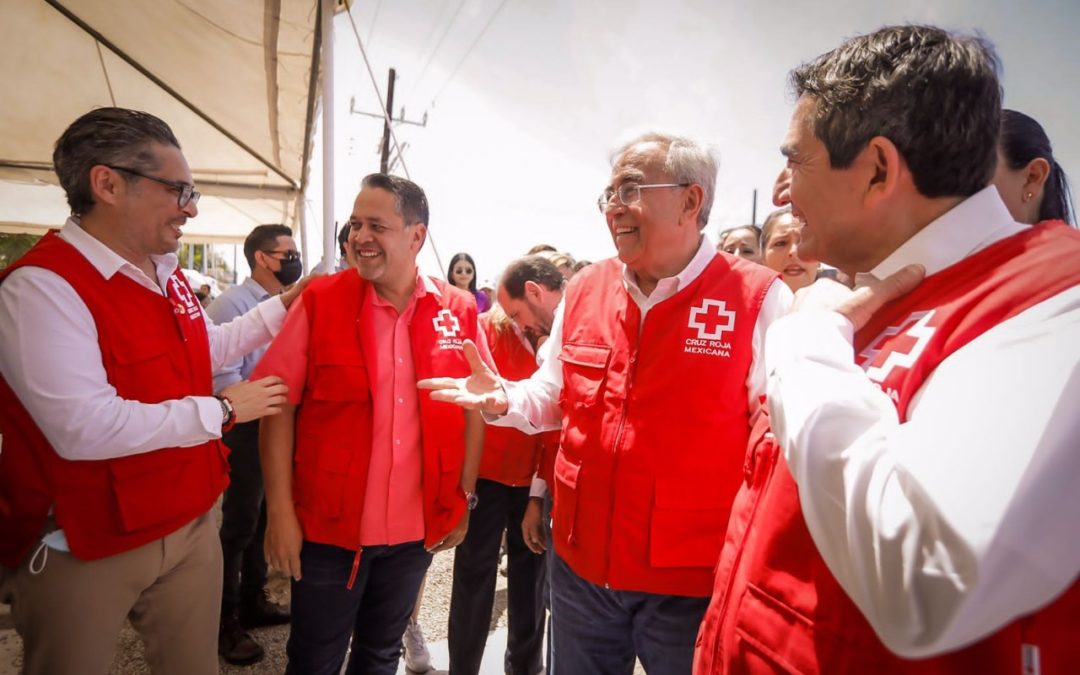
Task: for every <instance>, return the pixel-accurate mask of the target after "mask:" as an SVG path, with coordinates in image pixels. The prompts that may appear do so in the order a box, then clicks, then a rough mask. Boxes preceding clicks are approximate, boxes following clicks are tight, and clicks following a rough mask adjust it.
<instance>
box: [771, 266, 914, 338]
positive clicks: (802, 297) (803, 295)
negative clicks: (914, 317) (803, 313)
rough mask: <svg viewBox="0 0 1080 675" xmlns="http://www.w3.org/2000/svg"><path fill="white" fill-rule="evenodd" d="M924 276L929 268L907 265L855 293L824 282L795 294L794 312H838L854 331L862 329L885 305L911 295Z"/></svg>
mask: <svg viewBox="0 0 1080 675" xmlns="http://www.w3.org/2000/svg"><path fill="white" fill-rule="evenodd" d="M924 276H926V269H924V268H923V266H922V265H908V266H906V267H902V268H901V269H899V270H897V271H896V272H894V273H893V274H890V275H889V276H887V277H885V278H884V279H880V280H877V281H873V282H871V283H869V284H867V285H865V286H860V287H859V288H856V289H855V290H851V289H849V288H848V287H847V286H844V285H843V284H839V283H837V282H835V281H832V280H829V279H821V280H819V281H815V282H814V283H813V284H812V285H811V286H808V287H806V288H804V289H802V290H800V291H799V292H798V293H796V294H795V302H794V304H792V306H791V309H792V311H798V310H805V309H823V310H827V311H830V312H837V313H839V314H841V315H843V316H844V317H846V318H847V320H848V321H850V322H851V324H852V325H853V326H854V327H855V330H859V329H860V328H862V327H863V326H865V325H866V322H867V321H869V320H870V317H872V316H873V315H874V312H876V311H878V310H879V309H881V306H882V305H884V304H885V303H887V302H889V301H891V300H895V299H896V298H899V297H902V296H904V295H907V294H908V293H910V292H911V291H912V290H913V289H914V288H915V287H916V286H918V285H919V284H920V283H921V282H922V280H923V277H924Z"/></svg>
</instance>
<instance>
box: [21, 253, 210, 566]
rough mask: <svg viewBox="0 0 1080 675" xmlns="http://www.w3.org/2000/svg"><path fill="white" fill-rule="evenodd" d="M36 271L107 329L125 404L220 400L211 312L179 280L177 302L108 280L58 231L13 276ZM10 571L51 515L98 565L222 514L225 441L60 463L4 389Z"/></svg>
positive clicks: (174, 286)
mask: <svg viewBox="0 0 1080 675" xmlns="http://www.w3.org/2000/svg"><path fill="white" fill-rule="evenodd" d="M24 266H34V267H41V268H44V269H47V270H50V271H52V272H54V273H56V274H58V275H60V276H61V277H63V278H64V280H65V281H67V282H68V283H69V284H70V285H71V287H72V288H74V289H75V292H76V293H78V295H79V297H80V298H81V299H82V301H83V303H85V305H86V307H87V309H89V310H90V314H91V315H92V316H93V318H94V324H95V325H96V327H97V334H98V344H99V345H100V348H101V360H102V364H103V365H104V367H105V376H106V378H107V380H108V382H109V384H111V385H112V386H113V387H115V388H116V392H117V396H119V397H120V398H123V399H127V400H132V401H141V402H143V403H160V402H162V401H168V400H172V399H179V398H183V397H185V396H211V395H213V389H212V386H211V380H210V347H209V342H208V341H207V336H206V324H205V323H204V319H203V315H202V310H201V308H200V307H199V304H198V301H197V300H195V294H194V292H192V290H191V287H190V286H188V283H187V281H186V280H185V279H184V277H183V275H181V274H180V273H179V271H178V270H177V271H174V272H173V274H172V277H171V278H170V282H169V297H165V296H163V295H160V294H157V293H152V292H150V291H148V290H147V289H146V288H144V287H142V286H140V285H139V284H138V283H136V282H134V281H132V280H131V279H129V278H128V277H126V276H124V275H123V274H120V273H117V274H114V275H113V276H112V278H111V279H108V280H106V279H105V278H104V277H102V276H101V273H99V272H98V271H97V269H96V268H94V266H93V265H91V264H90V262H89V261H87V260H86V258H84V257H83V256H82V254H80V253H79V252H78V251H77V250H76V249H75V248H74V247H73V246H71V245H70V244H68V243H67V242H65V241H64V240H62V239H60V238H59V237H58V236H56V234H55V233H54V232H50V233H49V234H47V235H45V237H43V238H42V240H41V241H39V242H38V243H37V244H36V245H35V246H34V248H32V249H31V250H30V251H29V252H27V254H26V255H25V256H23V257H22V258H21V259H20V260H19V261H18V262H16V263H15V264H14V265H12V266H11V267H9V268H7V269H6V270H4V271H3V272H0V282H2V281H3V279H4V278H5V277H6V276H7V275H8V274H10V273H11V272H12V271H13V270H15V269H17V268H19V267H24ZM0 433H2V434H3V436H4V447H3V452H0V532H2V534H0V563H2V564H3V565H5V566H7V567H16V566H17V565H18V564H19V561H20V560H21V559H22V558H23V557H24V556H25V555H26V554H27V552H28V551H29V550H30V548H31V547H32V546H33V544H34V542H35V541H36V540H37V538H38V537H39V536H40V535H41V531H42V528H43V527H44V524H45V519H46V517H47V516H48V512H49V508H50V507H52V508H53V517H54V518H55V520H56V523H57V525H58V526H59V527H61V528H63V530H64V533H65V535H66V536H67V540H68V544H69V546H70V547H71V552H72V553H73V554H74V555H75V556H76V557H78V558H80V559H82V560H96V559H98V558H104V557H106V556H110V555H115V554H117V553H122V552H124V551H127V550H130V549H133V548H136V547H138V546H142V545H143V544H146V543H147V542H150V541H153V540H155V539H159V538H161V537H163V536H165V535H167V534H169V533H171V532H174V531H175V530H178V529H179V528H181V527H182V526H184V525H185V524H187V523H188V522H190V521H191V520H193V519H194V518H196V517H197V516H199V515H200V514H203V513H205V512H206V511H208V510H209V509H210V507H211V506H213V504H214V501H215V500H216V499H217V497H218V495H220V494H221V491H222V490H223V489H224V488H225V485H226V484H227V483H228V477H227V472H228V464H227V463H226V459H225V457H226V452H227V451H226V449H225V446H224V445H222V444H221V442H220V441H218V440H212V441H208V442H206V443H203V444H201V445H196V446H193V447H187V448H163V449H161V450H154V451H152V452H145V453H141V454H137V455H130V456H127V457H117V458H114V459H104V460H94V461H70V460H67V459H64V458H62V457H60V455H58V454H56V451H55V450H53V448H52V446H51V445H50V444H49V442H48V441H47V440H46V439H45V436H44V435H43V434H42V433H41V431H40V429H38V427H37V425H36V424H35V423H34V421H33V419H32V418H31V417H30V415H29V413H27V411H26V409H25V408H24V407H23V405H22V403H21V402H20V401H19V400H18V398H16V396H15V394H14V392H12V390H11V388H10V387H9V386H8V384H7V383H6V382H4V381H3V380H0Z"/></svg>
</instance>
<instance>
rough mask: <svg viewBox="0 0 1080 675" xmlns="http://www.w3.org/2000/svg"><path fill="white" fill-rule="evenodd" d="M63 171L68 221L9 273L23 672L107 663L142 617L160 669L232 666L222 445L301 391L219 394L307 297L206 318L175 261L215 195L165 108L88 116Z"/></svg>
mask: <svg viewBox="0 0 1080 675" xmlns="http://www.w3.org/2000/svg"><path fill="white" fill-rule="evenodd" d="M53 164H54V168H55V170H56V174H57V176H58V178H59V181H60V185H61V186H62V187H63V188H64V191H65V192H66V194H67V199H68V203H69V204H70V206H71V212H72V216H71V217H70V218H69V219H68V221H67V223H66V224H65V225H64V227H63V229H61V230H60V231H59V232H50V233H49V234H47V235H46V236H45V237H44V238H42V240H41V241H40V242H39V243H38V244H37V245H36V246H35V247H34V248H33V249H32V250H31V251H29V252H28V253H27V254H26V255H25V256H24V257H23V258H21V259H20V260H19V261H18V262H17V263H16V264H15V265H13V266H11V267H9V268H7V269H6V270H4V272H2V273H0V284H2V285H0V375H2V378H0V433H2V435H3V438H4V446H3V452H2V453H0V532H2V536H0V565H2V567H0V571H4V572H10V581H11V596H12V599H13V618H14V621H15V627H16V629H17V630H18V632H19V634H20V635H21V636H22V638H23V644H24V648H25V660H24V668H25V672H27V673H30V674H37V673H50V674H54V673H60V674H64V673H80V674H81V673H105V672H107V671H108V669H109V666H110V664H111V663H112V660H113V651H114V649H115V645H116V638H117V635H118V633H119V631H120V628H121V626H122V624H123V622H124V620H125V619H129V620H130V621H131V623H132V625H133V626H134V627H135V629H136V630H137V631H138V632H139V633H140V635H141V636H142V637H143V640H144V641H145V643H146V657H147V660H148V661H149V662H150V666H151V670H152V671H153V672H155V673H173V672H175V673H205V674H210V673H217V671H218V663H217V656H216V650H215V648H214V647H215V640H214V638H215V633H216V631H215V630H214V628H215V624H216V622H215V620H214V619H215V618H217V616H218V613H219V611H220V605H219V603H220V601H221V596H220V592H221V586H220V583H221V572H220V569H221V548H220V546H219V543H218V540H217V533H216V532H215V526H214V522H213V520H212V518H211V516H210V514H209V511H210V508H211V507H212V506H213V504H214V502H215V501H216V499H217V497H218V495H220V494H221V491H222V489H223V488H224V487H225V484H226V483H227V482H228V478H227V470H228V465H227V463H226V460H225V456H226V454H227V450H226V449H225V447H224V446H223V445H222V444H221V441H220V438H221V435H222V433H223V432H225V431H228V429H229V428H230V427H231V426H232V425H233V424H234V423H238V422H239V423H243V422H248V421H250V420H254V419H257V418H259V417H261V416H263V415H266V414H272V413H275V412H277V411H278V410H279V406H280V405H281V404H282V403H283V402H284V400H285V392H286V388H285V386H284V385H283V384H281V381H280V379H278V378H265V379H263V380H259V381H256V382H239V383H236V384H232V385H230V386H228V387H225V388H223V389H222V390H221V392H220V395H219V396H216V397H215V396H214V395H213V389H212V386H211V373H212V371H213V370H214V369H216V368H219V367H221V366H222V364H224V363H227V362H230V361H233V360H235V359H237V358H239V357H240V356H241V355H242V354H244V353H246V352H248V351H251V350H252V349H255V348H256V347H259V346H260V345H263V344H265V343H266V342H267V341H269V340H270V338H271V336H272V335H273V333H275V332H276V331H277V330H278V328H279V327H280V325H281V323H282V321H283V319H284V315H285V309H286V307H287V306H288V304H289V303H290V302H292V299H293V298H294V297H295V295H296V293H297V292H299V289H296V290H295V291H294V292H291V293H287V294H285V295H282V296H279V298H274V299H271V300H268V301H266V302H264V303H261V304H260V305H259V306H258V307H257V308H256V309H254V310H252V311H251V312H249V313H248V314H246V315H244V316H243V317H240V318H238V319H237V320H236V321H233V322H232V323H230V324H228V325H227V326H221V327H219V326H215V325H214V324H213V323H212V322H211V321H210V320H209V319H208V318H207V317H206V315H205V314H204V312H203V311H202V308H201V307H200V306H199V303H198V302H196V300H195V295H194V293H193V291H192V289H191V287H190V286H189V285H188V283H187V281H185V279H184V277H183V276H182V275H181V274H180V271H179V267H178V264H177V262H178V261H177V257H176V250H177V249H178V248H179V246H180V236H181V228H182V227H183V225H184V223H185V222H186V221H187V219H188V218H194V217H195V216H196V215H197V214H198V209H197V207H196V204H197V202H198V200H199V193H198V192H197V191H195V189H194V187H193V184H192V178H191V172H190V170H189V169H188V166H187V162H186V161H185V159H184V156H183V154H182V153H181V151H180V146H179V144H178V142H177V140H176V138H175V136H173V133H172V131H171V130H170V129H169V127H168V125H166V124H165V123H164V122H162V121H161V120H159V119H158V118H156V117H154V116H152V115H148V114H146V113H141V112H136V111H132V110H125V109H122V108H100V109H97V110H94V111H92V112H90V113H87V114H86V115H84V116H82V117H80V118H79V119H78V120H76V121H75V122H74V123H72V125H71V126H70V127H68V129H67V130H66V131H65V132H64V134H63V135H62V136H61V137H60V139H59V140H58V141H57V143H56V149H55V152H54V153H53ZM5 568H6V569H5Z"/></svg>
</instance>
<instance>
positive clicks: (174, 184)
mask: <svg viewBox="0 0 1080 675" xmlns="http://www.w3.org/2000/svg"><path fill="white" fill-rule="evenodd" d="M105 166H107V167H109V168H110V169H112V170H113V171H123V172H124V173H130V174H131V175H132V176H138V177H139V178H145V179H147V180H152V181H154V182H155V183H161V184H162V185H164V186H165V187H167V188H170V189H172V190H176V205H177V206H178V207H180V208H184V207H185V206H187V205H188V203H191V204H192V205H194V204H198V203H199V197H202V195H201V194H200V193H199V191H198V190H196V189H195V186H194V185H191V184H189V183H181V182H180V181H174V180H165V179H164V178H158V177H157V176H151V175H149V174H145V173H143V172H142V171H136V170H135V169H129V168H127V167H124V166H113V165H112V164H106V165H105Z"/></svg>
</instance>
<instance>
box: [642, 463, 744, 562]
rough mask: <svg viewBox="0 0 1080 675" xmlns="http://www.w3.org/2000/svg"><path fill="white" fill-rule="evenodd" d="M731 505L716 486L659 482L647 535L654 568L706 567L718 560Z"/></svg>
mask: <svg viewBox="0 0 1080 675" xmlns="http://www.w3.org/2000/svg"><path fill="white" fill-rule="evenodd" d="M730 507H731V505H730V504H726V503H724V499H723V496H722V495H721V494H720V493H718V492H717V491H716V488H715V485H710V484H708V483H707V482H705V481H701V482H699V483H697V484H695V483H692V482H689V481H688V480H686V479H679V480H658V481H657V482H656V487H655V493H654V505H653V510H652V522H651V524H650V532H649V562H650V564H651V565H652V566H653V567H708V568H709V569H712V568H714V567H715V566H716V562H717V560H719V559H720V549H721V547H722V546H723V543H724V530H725V525H726V524H727V518H728V515H729V511H728V509H729V508H730Z"/></svg>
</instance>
